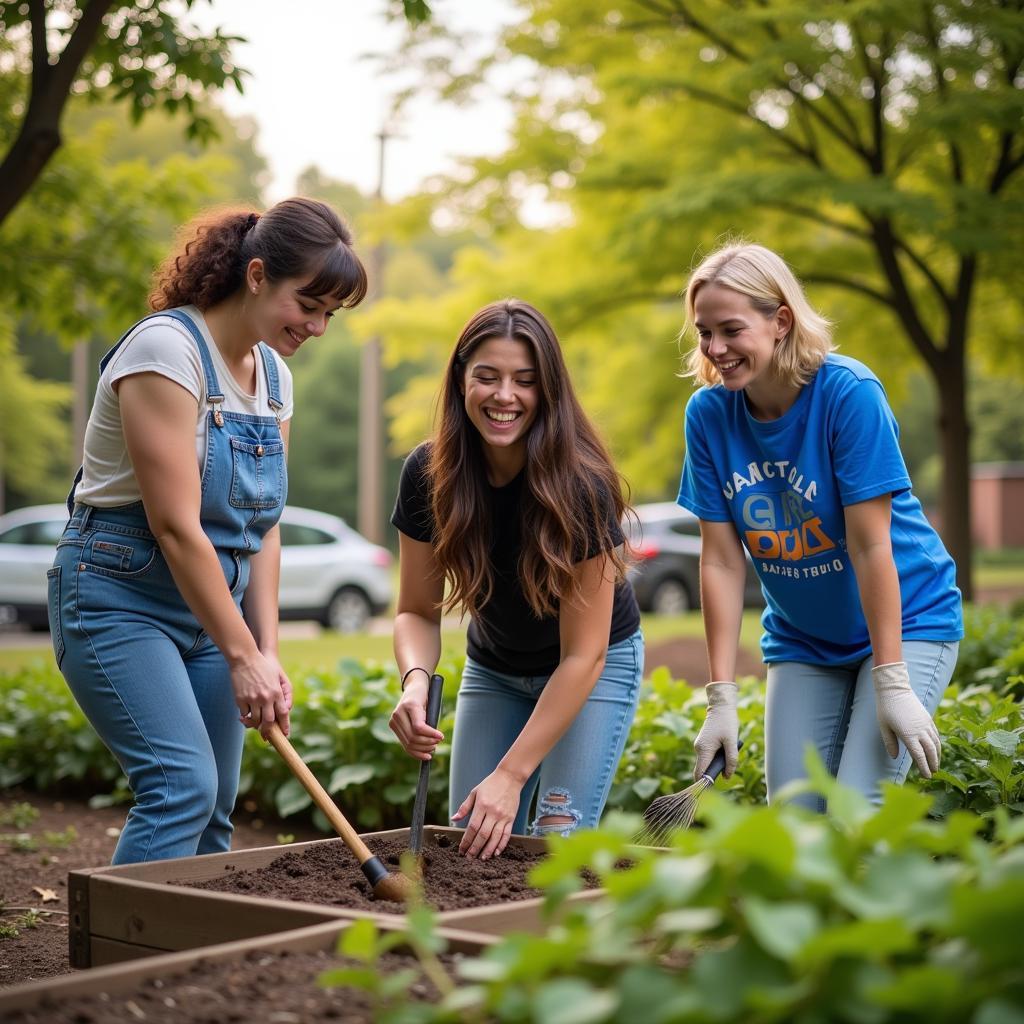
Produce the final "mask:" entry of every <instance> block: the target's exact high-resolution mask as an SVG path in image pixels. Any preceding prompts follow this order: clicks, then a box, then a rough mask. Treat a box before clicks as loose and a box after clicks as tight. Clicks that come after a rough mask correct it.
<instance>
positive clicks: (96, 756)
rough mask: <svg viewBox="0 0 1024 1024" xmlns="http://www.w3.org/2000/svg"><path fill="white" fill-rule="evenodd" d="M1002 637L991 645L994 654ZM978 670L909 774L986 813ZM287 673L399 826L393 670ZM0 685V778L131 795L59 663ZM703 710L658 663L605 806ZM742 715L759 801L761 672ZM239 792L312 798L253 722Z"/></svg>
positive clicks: (452, 665)
mask: <svg viewBox="0 0 1024 1024" xmlns="http://www.w3.org/2000/svg"><path fill="white" fill-rule="evenodd" d="M986 621H987V620H986ZM993 621H994V620H993ZM1004 625H1005V624H1004ZM986 629H988V627H986ZM997 629H998V631H999V635H1002V636H1005V635H1006V634H1005V633H1004V632H1003V626H1002V625H1000V626H998V627H995V626H993V627H992V629H991V630H988V632H985V630H983V631H982V632H983V633H984V634H985V635H994V634H993V631H994V630H997ZM985 642H986V643H987V642H988V641H985ZM996 646H997V645H992V646H991V647H990V648H989V649H990V650H992V651H994V650H995V649H996ZM1015 651H1017V649H1016V648H1014V649H1010V650H1006V651H1003V652H1002V653H1001V654H1000V655H999V657H1000V658H1001V659H1002V661H1001V662H1000V664H1002V663H1004V662H1006V660H1007V659H1009V658H1012V657H1014V656H1015V655H1014V652H1015ZM1018 653H1019V652H1018ZM990 667H991V666H990ZM440 671H441V673H442V675H444V677H445V701H444V707H443V711H444V714H443V715H442V719H441V723H440V725H441V728H442V730H443V731H444V732H445V734H446V735H448V736H450V735H451V729H452V724H453V710H454V705H455V695H456V693H457V692H458V686H459V680H460V677H461V671H462V662H461V659H453V660H451V661H448V662H446V663H444V664H443V665H442V666H440ZM1000 671H1002V670H1001V669H1000ZM979 673H982V674H987V676H988V677H989V678H987V679H986V681H985V682H983V683H977V684H971V685H967V684H965V683H963V682H961V684H960V685H959V686H956V685H954V686H951V687H950V689H949V690H948V691H947V693H946V696H945V698H944V700H943V702H942V705H941V707H940V709H939V713H938V716H937V718H938V724H939V730H940V732H941V733H942V735H943V737H944V744H943V758H942V770H941V771H940V772H938V773H937V774H936V776H935V777H934V778H933V779H932V780H931V781H930V782H928V781H925V780H922V779H921V778H920V777H919V776H918V775H917V772H916V770H914V769H912V770H911V774H910V778H909V784H910V785H912V786H915V787H918V788H921V789H923V790H924V791H925V792H927V793H929V794H930V795H932V796H934V798H935V800H934V805H933V806H934V810H933V813H934V814H935V815H937V816H943V815H947V814H949V813H951V812H952V811H954V810H957V809H964V810H974V811H977V812H978V813H980V814H982V815H984V816H985V817H987V818H990V819H991V818H992V817H993V815H994V812H995V809H996V808H997V807H998V806H999V805H1001V804H1002V805H1005V806H1008V807H1010V808H1012V809H1014V810H1024V771H1022V770H1021V757H1020V752H1021V751H1022V747H1021V746H1020V745H1019V742H1020V736H1021V735H1022V733H1024V714H1022V710H1021V704H1020V703H1019V701H1016V700H1014V698H1013V696H1012V691H1010V689H1009V685H1008V684H1007V683H1006V681H1005V680H1004V682H1003V683H1002V684H1001V685H1000V683H999V679H998V678H994V677H992V673H990V672H986V670H985V669H976V670H975V674H979ZM1010 678H1011V680H1012V677H1010ZM292 682H293V683H294V685H295V707H294V709H293V713H292V723H293V728H292V736H291V739H292V743H293V745H294V746H295V748H296V750H297V751H298V752H299V754H300V755H301V756H302V758H303V759H304V760H305V761H306V762H307V763H308V764H309V765H310V767H311V769H312V770H313V771H314V772H315V773H316V774H317V776H318V777H319V778H320V781H321V782H322V783H323V784H324V785H325V787H326V788H327V789H328V791H329V792H330V793H332V794H333V795H334V796H335V797H336V799H337V801H338V803H339V806H340V807H341V808H342V810H343V811H344V812H345V814H346V816H348V817H349V818H350V819H351V820H352V821H353V823H354V824H356V825H358V826H359V827H361V828H363V829H377V828H395V827H401V826H404V825H407V824H408V821H409V813H410V810H411V807H412V800H413V794H414V792H415V788H416V780H417V778H418V775H419V762H418V761H414V760H413V759H412V758H410V757H408V756H407V755H406V754H405V753H404V751H403V750H402V748H401V747H400V745H399V744H398V741H397V740H396V739H395V737H394V735H393V733H392V732H391V730H390V729H389V728H388V718H389V717H390V714H391V710H392V708H393V706H394V702H395V700H396V697H397V694H398V692H399V682H398V677H397V672H396V670H395V669H394V668H393V667H392V666H390V665H388V666H382V665H376V664H372V663H370V664H365V665H364V664H360V663H359V662H355V661H345V662H343V663H342V664H341V665H340V667H339V669H338V670H337V671H335V672H329V673H327V672H323V673H317V672H304V673H296V674H295V675H294V677H293V679H292ZM0 690H3V692H4V700H3V701H2V702H0V786H3V787H4V788H8V787H10V786H14V785H18V784H24V785H28V786H31V787H33V788H35V789H38V790H53V789H58V788H59V789H63V790H64V791H67V790H68V789H69V788H77V789H78V790H79V791H89V792H91V793H93V794H97V793H98V794H100V795H99V796H94V797H93V802H94V803H97V804H99V803H110V802H114V801H118V800H126V799H128V798H129V795H130V794H129V792H128V789H127V785H126V783H125V780H124V777H123V775H122V774H121V771H120V768H119V767H118V765H117V763H116V761H115V760H114V758H113V757H111V755H110V754H109V752H108V751H107V750H106V748H105V747H104V746H103V744H102V743H101V742H100V741H99V738H98V737H97V736H96V734H95V733H94V732H93V730H92V728H91V727H90V726H89V725H88V723H87V722H86V720H85V718H84V716H83V715H82V713H81V711H80V710H79V709H78V707H77V705H76V704H75V703H74V701H73V700H72V698H71V695H70V693H69V692H68V689H67V686H66V685H65V683H64V680H63V679H62V678H61V676H60V675H59V674H58V673H57V672H56V670H55V669H54V668H52V667H51V668H49V669H46V668H44V667H43V666H41V665H40V666H35V667H32V668H29V669H25V670H22V671H21V672H18V673H16V674H13V675H8V676H7V677H0ZM705 713H706V705H705V701H704V694H703V691H695V690H693V689H692V688H691V687H690V686H688V685H687V684H686V683H685V682H682V681H680V680H674V679H672V678H671V677H670V675H669V674H668V672H667V671H666V670H664V669H658V670H656V671H655V672H654V673H653V674H652V676H651V678H650V679H649V680H648V681H647V682H645V684H644V689H643V691H642V697H641V701H640V704H639V707H638V708H637V714H636V719H635V721H634V724H633V727H632V729H631V731H630V734H629V737H628V738H627V742H626V747H625V751H624V753H623V757H622V761H621V763H620V765H619V769H618V772H617V774H616V776H615V780H614V782H613V786H612V790H611V796H610V798H609V805H608V806H609V808H613V809H620V810H625V811H642V810H643V809H644V808H645V807H646V806H647V805H648V804H649V803H650V802H651V801H652V800H653V799H654V798H655V797H657V796H660V795H663V794H666V793H672V792H676V791H678V790H680V789H682V788H684V787H685V786H687V785H688V784H689V783H690V781H691V779H692V775H693V764H694V755H693V739H694V737H695V736H696V735H697V732H698V730H699V729H700V727H701V724H702V723H703V721H704V716H705ZM739 714H740V735H741V737H742V739H743V741H744V748H743V750H742V751H741V753H740V758H739V767H738V769H737V771H736V773H735V774H734V775H733V777H732V778H731V779H722V780H720V781H719V782H718V784H717V786H716V789H718V790H720V791H724V792H727V793H728V794H729V795H730V797H731V798H732V799H734V800H740V801H743V802H746V803H753V804H763V803H764V801H765V784H764V684H763V683H762V682H760V681H757V680H753V679H749V680H743V681H741V684H740V699H739ZM449 755H450V748H449V745H448V744H447V743H442V744H441V745H440V746H439V747H438V749H437V752H436V754H435V757H434V761H433V765H432V771H431V774H430V791H429V794H428V803H427V816H428V820H429V821H435V822H443V821H446V820H447V813H448V806H447V784H448V764H449ZM239 793H240V795H241V797H242V798H243V799H246V800H251V801H255V802H256V803H257V805H258V806H259V807H260V808H261V809H262V810H263V811H264V812H265V813H276V814H278V815H280V816H282V817H288V816H290V815H294V814H298V813H309V811H310V807H311V800H310V798H309V796H308V795H307V794H306V792H305V790H303V789H302V787H301V786H300V785H299V783H298V782H297V781H296V780H295V779H294V778H293V776H292V775H291V773H290V772H289V770H288V768H287V767H286V765H285V764H284V762H283V761H282V760H281V758H280V757H279V756H278V755H277V754H276V752H275V751H274V750H273V748H271V747H270V746H269V745H268V744H265V743H264V742H263V741H262V739H261V738H260V737H259V735H258V734H257V733H255V732H254V731H252V730H250V731H249V733H248V735H247V736H246V743H245V748H244V752H243V758H242V777H241V785H240V788H239ZM313 817H314V821H315V822H316V823H317V825H318V827H319V828H321V829H322V830H323V831H325V832H327V831H330V829H329V827H328V825H327V822H326V821H325V820H324V819H323V818H322V817H321V816H320V815H319V813H317V814H315V815H314V816H313ZM989 827H990V828H991V827H992V826H991V825H990V826H989Z"/></svg>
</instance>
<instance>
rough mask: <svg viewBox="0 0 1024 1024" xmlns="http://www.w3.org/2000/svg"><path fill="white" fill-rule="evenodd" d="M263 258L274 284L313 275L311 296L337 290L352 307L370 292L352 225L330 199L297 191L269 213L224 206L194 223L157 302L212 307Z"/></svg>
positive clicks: (167, 269)
mask: <svg viewBox="0 0 1024 1024" xmlns="http://www.w3.org/2000/svg"><path fill="white" fill-rule="evenodd" d="M257 258H258V259H261V260H262V261H263V269H264V271H265V272H266V275H267V279H268V280H269V281H272V282H274V281H280V280H282V279H284V278H290V277H308V276H310V275H312V278H313V280H311V281H310V282H309V283H308V284H307V285H305V286H304V287H303V288H302V289H301V290H300V291H301V294H303V295H308V296H311V297H318V296H321V295H331V296H333V297H334V298H336V299H340V300H341V304H342V306H343V307H345V308H346V309H351V308H352V307H353V306H357V305H358V304H359V303H360V302H362V300H363V299H364V298H365V296H366V270H365V269H364V268H363V265H362V263H361V262H360V261H359V257H358V256H357V255H356V254H355V252H354V251H353V249H352V233H351V231H349V229H348V226H347V225H346V224H345V222H344V221H343V220H342V219H341V218H340V217H339V216H338V215H337V214H336V213H335V212H334V210H332V209H331V208H330V207H329V206H328V205H327V204H326V203H321V202H319V201H318V200H316V199H305V198H301V197H296V198H293V199H285V200H283V201H282V202H280V203H278V204H277V205H276V206H273V207H271V208H270V209H269V210H267V212H266V213H264V214H262V215H261V214H259V213H257V212H256V211H255V210H251V209H247V208H244V207H227V208H225V207H221V208H218V209H213V210H207V211H205V212H204V213H201V214H200V215H199V216H198V217H196V218H195V219H194V220H193V221H191V222H190V223H188V224H186V225H185V226H184V227H183V228H182V229H181V231H180V232H179V234H178V239H177V245H176V247H175V251H174V252H172V253H171V255H170V256H168V257H167V259H166V260H164V262H163V263H162V264H161V266H160V267H159V268H158V269H157V271H156V273H155V274H154V276H153V290H152V291H151V292H150V295H149V305H150V308H151V309H153V310H156V311H159V310H162V309H173V308H174V307H176V306H185V305H189V304H192V305H195V306H198V307H199V308H200V309H202V310H207V309H209V308H210V307H212V306H215V305H217V303H218V302H222V301H223V300H224V299H226V298H228V297H229V296H230V295H232V294H233V293H234V292H236V291H237V290H238V289H239V288H240V287H241V286H242V284H243V281H244V278H245V271H246V268H247V267H248V266H249V261H250V260H253V259H257Z"/></svg>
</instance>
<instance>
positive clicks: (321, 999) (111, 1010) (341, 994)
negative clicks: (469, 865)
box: [0, 921, 494, 1024]
mask: <svg viewBox="0 0 1024 1024" xmlns="http://www.w3.org/2000/svg"><path fill="white" fill-rule="evenodd" d="M350 923H351V922H348V921H331V922H327V923H321V924H319V925H314V926H311V927H307V928H303V929H299V930H295V931H289V932H282V933H279V934H276V935H267V936H262V937H260V938H257V939H247V940H245V941H241V942H231V943H225V944H222V945H217V946H210V947H206V948H204V949H200V950H190V951H187V952H179V953H167V954H164V955H162V956H157V957H150V958H148V959H146V960H137V961H134V962H132V963H125V964H117V965H114V966H108V967H100V968H96V969H95V970H91V971H87V972H85V973H81V974H73V975H69V976H66V977H63V978H58V979H47V980H45V981H39V982H32V983H30V984H27V985H18V986H15V987H14V988H10V989H7V990H6V991H4V992H0V1019H2V1020H3V1021H5V1022H6V1024H89V1022H97V1024H99V1022H102V1024H122V1022H131V1024H136V1022H137V1021H140V1020H145V1021H148V1022H150V1024H165V1022H166V1024H171V1022H173V1024H213V1022H217V1024H228V1022H231V1021H247V1022H249V1024H254V1022H257V1021H271V1020H274V1021H289V1020H291V1021H318V1020H344V1021H345V1022H346V1024H357V1022H362V1021H366V1022H367V1024H369V1022H371V1021H372V1020H373V1019H374V1017H373V1009H372V1007H371V1006H370V1003H369V997H368V996H367V995H366V994H365V993H363V992H360V991H357V990H352V989H338V988H335V989H325V988H323V987H321V986H319V985H318V984H317V981H316V979H317V978H318V977H319V976H320V975H321V974H322V973H323V972H324V971H325V970H329V969H331V968H332V967H337V966H340V960H339V958H338V956H337V955H336V954H335V949H336V946H337V941H338V936H339V934H340V933H341V932H342V931H343V930H344V929H345V928H346V927H348V925H349V924H350ZM380 927H381V928H382V929H387V928H389V927H391V928H395V927H398V925H397V923H392V924H390V925H389V924H387V923H383V924H381V925H380ZM439 934H441V935H443V936H444V938H445V939H446V941H447V944H448V952H447V954H445V960H446V961H447V962H446V963H445V967H446V969H447V970H448V972H449V974H450V973H451V972H452V971H453V969H454V966H455V962H456V961H457V959H458V958H460V957H462V956H467V955H470V956H471V955H475V954H477V953H479V952H480V951H481V950H482V949H483V948H484V947H485V946H486V945H487V944H488V943H489V942H492V941H494V940H493V939H488V938H486V937H481V936H473V935H467V934H464V933H461V932H458V931H454V930H451V929H441V930H440V931H439ZM413 962H414V961H413V960H412V957H411V954H410V953H409V952H407V951H405V952H403V951H402V950H401V949H398V950H396V951H395V952H394V953H389V954H387V955H386V956H385V957H384V958H383V959H382V960H381V961H379V962H378V964H377V966H376V970H378V971H379V972H384V973H387V972H389V971H395V970H401V969H403V968H406V967H409V966H410V965H411V964H412V963H413ZM410 991H411V992H412V993H413V994H414V995H416V996H418V997H421V998H423V999H432V998H436V990H434V989H433V988H432V987H431V986H429V985H426V984H421V983H416V984H415V985H414V987H413V988H412V989H410Z"/></svg>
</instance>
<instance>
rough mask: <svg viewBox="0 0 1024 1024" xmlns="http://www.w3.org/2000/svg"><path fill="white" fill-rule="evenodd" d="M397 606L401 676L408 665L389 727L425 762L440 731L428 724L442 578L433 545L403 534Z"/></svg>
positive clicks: (396, 637) (397, 655)
mask: <svg viewBox="0 0 1024 1024" xmlns="http://www.w3.org/2000/svg"><path fill="white" fill-rule="evenodd" d="M398 544H399V548H398V552H399V554H398V566H399V583H398V606H397V610H396V612H395V627H394V648H395V661H396V662H397V663H398V671H399V674H400V675H401V676H402V677H403V678H405V674H406V673H407V672H409V670H410V669H412V668H420V669H423V671H422V672H411V673H410V674H409V677H408V679H407V680H406V684H405V689H404V690H403V692H402V696H401V698H400V699H399V701H398V704H397V705H396V706H395V710H394V711H393V712H392V714H391V721H390V723H389V724H390V727H391V730H392V732H394V734H395V735H396V736H397V737H398V739H399V740H400V742H401V744H402V746H403V747H405V749H406V751H407V752H408V753H409V754H411V755H412V756H413V757H415V758H417V759H419V760H420V761H429V760H430V757H431V754H432V752H433V750H434V748H435V747H436V746H437V744H438V742H439V741H440V740H442V739H443V738H444V734H443V733H442V732H439V731H438V730H437V729H432V728H431V727H430V726H428V725H427V724H426V703H427V689H428V685H429V683H430V674H431V673H432V672H433V671H434V669H435V668H437V662H438V659H439V658H440V657H441V601H442V599H443V597H444V578H443V576H442V574H441V570H440V567H439V566H438V564H437V559H436V558H434V549H433V548H432V547H431V545H430V544H428V543H426V542H425V541H419V540H413V539H412V538H411V537H407V536H406V535H405V534H404V533H399V537H398Z"/></svg>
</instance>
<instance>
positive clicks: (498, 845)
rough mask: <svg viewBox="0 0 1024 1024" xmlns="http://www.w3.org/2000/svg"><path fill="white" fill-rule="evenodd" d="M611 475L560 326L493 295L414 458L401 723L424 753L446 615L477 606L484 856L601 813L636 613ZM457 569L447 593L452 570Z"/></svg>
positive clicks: (474, 668)
mask: <svg viewBox="0 0 1024 1024" xmlns="http://www.w3.org/2000/svg"><path fill="white" fill-rule="evenodd" d="M625 510H626V506H625V502H624V499H623V496H622V490H621V487H620V484H619V477H618V474H617V473H616V472H615V468H614V466H613V465H612V463H611V459H610V458H609V456H608V453H607V452H606V450H605V447H604V445H603V444H602V442H601V440H600V439H599V437H598V435H597V432H596V431H595V430H594V428H593V426H592V425H591V423H590V421H589V420H588V419H587V417H586V415H585V413H584V412H583V410H582V409H581V408H580V405H579V402H578V401H577V400H576V396H575V394H574V392H573V388H572V382H571V381H570V379H569V374H568V371H567V370H566V367H565V362H564V361H563V359H562V353H561V349H560V348H559V345H558V340H557V338H556V337H555V334H554V331H553V330H552V328H551V325H550V324H549V323H548V321H547V320H546V319H545V318H544V316H543V315H542V314H541V313H540V312H539V311H538V310H536V309H535V308H534V307H533V306H531V305H529V304H528V303H525V302H521V301H519V300H517V299H506V300H504V301H501V302H494V303H491V304H490V305H488V306H485V307H484V308H483V309H481V310H480V311H479V312H478V313H476V314H475V315H474V316H473V317H472V318H471V319H470V321H469V323H468V324H466V326H465V327H464V328H463V330H462V334H461V335H460V336H459V339H458V341H457V342H456V344H455V348H454V350H453V352H452V355H451V358H450V360H449V362H448V369H447V372H446V373H445V377H444V382H443V385H442V390H441V398H440V407H439V412H438V424H437V430H436V432H435V434H434V437H433V439H432V440H431V441H429V442H427V443H426V444H423V445H420V446H419V447H418V448H416V449H415V450H414V451H413V452H412V454H411V455H410V456H409V458H408V459H407V460H406V463H405V467H404V468H403V470H402V479H401V483H400V484H399V491H398V500H397V502H396V504H395V512H394V515H393V516H392V518H391V521H392V523H394V525H395V526H396V527H398V530H399V533H400V543H401V549H400V566H401V582H400V587H399V596H398V609H397V612H396V615H395V659H396V661H397V662H398V667H399V670H400V671H401V673H402V690H403V693H402V697H401V700H400V701H399V702H398V705H397V707H396V708H395V710H394V713H393V714H392V716H391V728H392V730H393V731H394V732H395V734H396V735H397V736H398V738H399V740H400V741H401V743H402V746H403V747H404V748H405V749H406V751H408V753H409V754H411V755H412V756H413V757H416V758H419V759H420V760H429V759H430V756H431V753H432V751H433V750H434V748H435V747H436V746H437V743H438V742H439V741H440V740H442V739H443V738H444V737H443V735H442V733H440V732H439V731H438V730H437V729H433V728H431V727H430V726H429V725H428V724H427V722H426V715H425V711H424V708H425V704H426V699H427V684H428V682H429V680H430V675H431V673H432V672H433V670H434V667H435V666H436V665H437V659H438V656H439V655H440V653H441V613H442V610H443V609H447V610H452V609H456V608H458V609H460V610H462V611H464V612H468V613H469V617H470V623H469V629H468V634H467V648H468V651H467V658H466V667H465V670H464V672H463V675H462V684H461V686H460V688H459V699H458V704H457V705H456V709H455V728H454V732H453V736H452V761H451V775H450V778H449V787H448V795H449V803H450V809H451V813H452V818H453V820H455V821H457V822H463V821H464V822H466V833H465V835H464V836H463V838H462V842H461V845H460V849H461V850H462V852H463V853H465V854H467V855H468V856H471V857H477V856H479V857H480V858H482V859H484V860H486V859H487V858H488V857H491V856H497V855H499V854H500V853H501V852H502V850H503V849H504V848H505V846H506V844H507V843H508V838H509V836H510V835H511V834H512V833H514V832H524V831H525V830H526V827H527V822H528V821H529V820H530V819H529V811H530V803H531V801H532V799H533V795H534V793H537V794H538V796H537V810H536V815H535V817H534V818H533V822H532V831H533V833H534V834H535V835H540V834H542V833H545V832H559V833H562V834H567V833H568V832H570V831H572V830H573V829H575V828H577V827H584V828H589V827H593V826H595V825H596V824H597V821H598V818H599V817H600V815H601V811H602V809H603V808H604V804H605V801H606V800H607V799H608V791H609V789H610V788H611V783H612V778H613V776H614V775H615V768H616V766H617V764H618V761H619V757H620V756H621V754H622V749H623V746H624V745H625V742H626V736H627V734H628V732H629V726H630V723H631V722H632V720H633V713H634V711H635V710H636V702H637V696H638V694H639V689H640V677H641V673H642V671H643V637H642V635H641V633H640V628H639V627H640V614H639V612H638V610H637V606H636V599H635V598H634V596H633V591H632V588H631V586H630V584H629V582H628V581H627V580H626V579H625V578H624V577H625V563H624V560H623V555H622V550H621V547H622V544H623V535H622V529H621V526H620V523H621V520H622V517H623V514H624V512H625ZM446 583H447V585H448V587H447V593H446V591H445V584H446Z"/></svg>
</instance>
